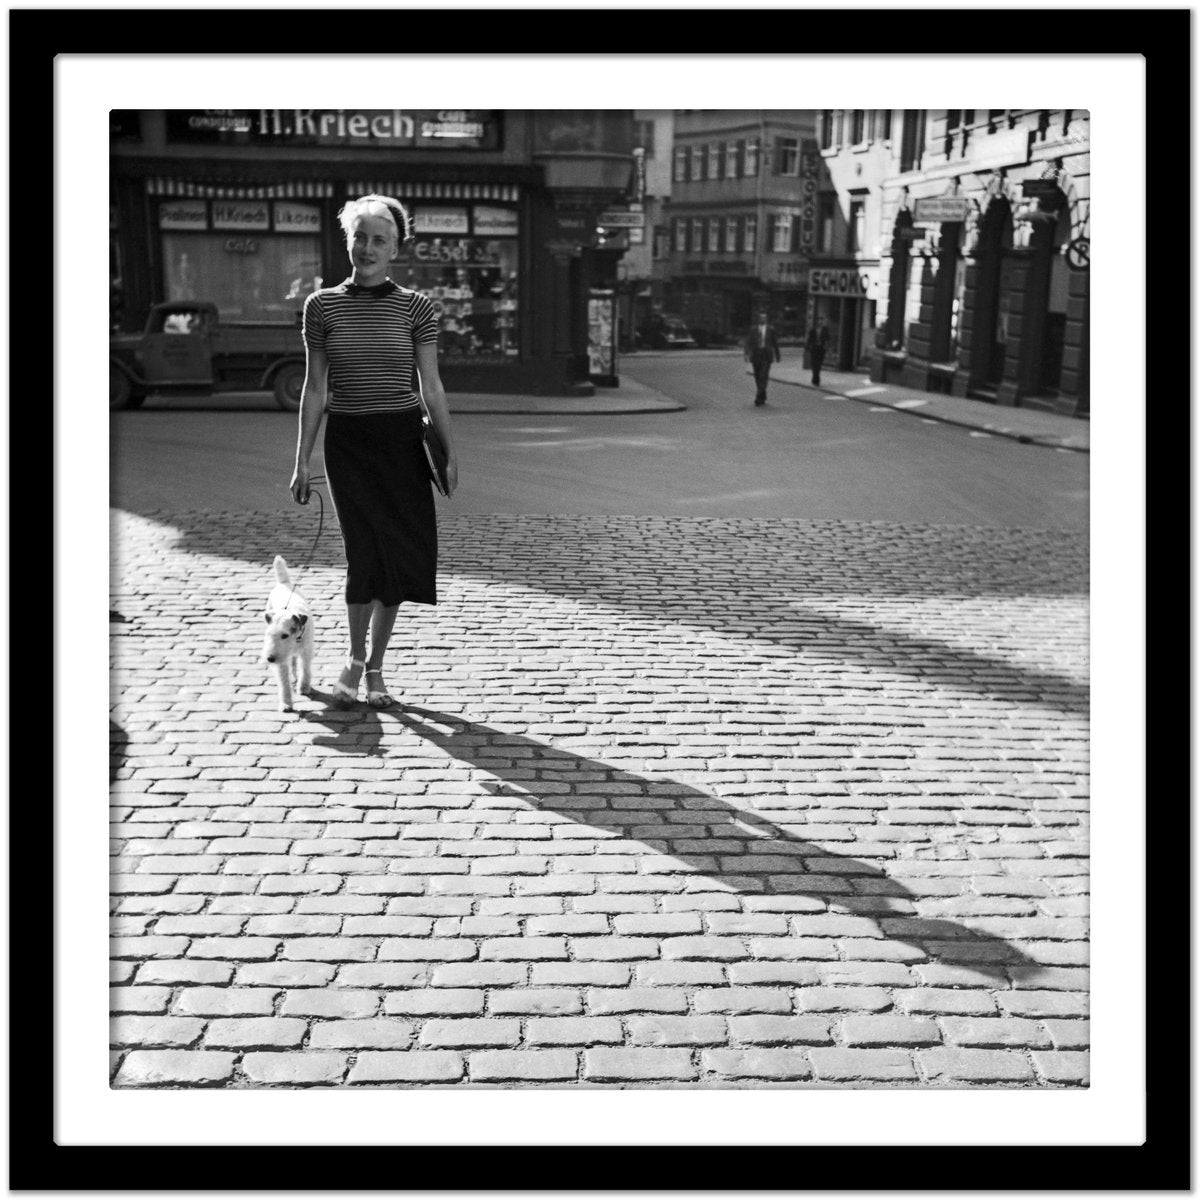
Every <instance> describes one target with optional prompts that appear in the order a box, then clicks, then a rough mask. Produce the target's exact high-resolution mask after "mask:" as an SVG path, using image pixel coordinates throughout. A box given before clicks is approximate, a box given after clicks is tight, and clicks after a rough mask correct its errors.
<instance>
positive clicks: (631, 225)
mask: <svg viewBox="0 0 1200 1200" xmlns="http://www.w3.org/2000/svg"><path fill="white" fill-rule="evenodd" d="M596 224H597V225H605V226H607V227H608V228H609V229H645V228H646V214H645V213H644V212H627V211H626V210H625V209H620V208H606V209H605V210H604V211H603V212H602V213H600V214H599V216H597V217H596Z"/></svg>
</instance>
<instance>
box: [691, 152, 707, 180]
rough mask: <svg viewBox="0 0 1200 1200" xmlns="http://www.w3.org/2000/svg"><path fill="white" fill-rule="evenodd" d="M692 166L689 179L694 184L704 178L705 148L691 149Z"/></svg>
mask: <svg viewBox="0 0 1200 1200" xmlns="http://www.w3.org/2000/svg"><path fill="white" fill-rule="evenodd" d="M690 153H691V164H690V167H689V169H688V179H690V180H692V181H693V182H694V181H695V180H698V179H703V178H704V147H703V146H692V147H691V151H690Z"/></svg>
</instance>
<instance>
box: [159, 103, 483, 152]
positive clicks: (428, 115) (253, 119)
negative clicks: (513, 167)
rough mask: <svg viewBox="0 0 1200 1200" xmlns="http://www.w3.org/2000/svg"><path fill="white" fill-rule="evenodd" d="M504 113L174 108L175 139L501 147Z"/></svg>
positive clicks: (171, 137) (170, 115) (170, 133)
mask: <svg viewBox="0 0 1200 1200" xmlns="http://www.w3.org/2000/svg"><path fill="white" fill-rule="evenodd" d="M500 124H501V116H500V113H499V112H498V111H493V110H482V109H437V110H425V109H407V110H406V109H400V108H389V109H377V108H364V109H353V108H255V109H234V108H221V109H207V108H206V109H171V110H169V111H168V112H167V139H168V141H172V142H203V143H213V142H216V143H223V144H226V145H263V144H266V145H276V146H364V147H376V146H378V147H388V148H394V147H397V146H420V147H424V148H426V149H431V150H497V149H499V148H500Z"/></svg>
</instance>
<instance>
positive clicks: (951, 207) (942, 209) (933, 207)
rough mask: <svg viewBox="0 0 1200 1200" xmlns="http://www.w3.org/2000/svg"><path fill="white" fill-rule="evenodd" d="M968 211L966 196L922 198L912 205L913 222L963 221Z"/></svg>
mask: <svg viewBox="0 0 1200 1200" xmlns="http://www.w3.org/2000/svg"><path fill="white" fill-rule="evenodd" d="M970 209H971V202H970V200H968V199H967V198H966V196H923V197H922V198H921V199H919V200H917V201H915V202H914V204H913V220H914V221H931V222H934V223H937V222H939V221H965V220H966V219H967V213H968V212H969V211H970ZM897 232H898V231H897Z"/></svg>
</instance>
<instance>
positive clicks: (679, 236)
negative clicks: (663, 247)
mask: <svg viewBox="0 0 1200 1200" xmlns="http://www.w3.org/2000/svg"><path fill="white" fill-rule="evenodd" d="M671 225H672V227H673V232H674V235H675V236H674V239H673V241H674V245H675V249H676V250H677V251H679V252H681V253H682V252H683V251H685V250H687V231H688V223H687V221H686V220H685V219H684V218H683V217H676V218H675V219H674V220H673V221H672V222H671Z"/></svg>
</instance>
